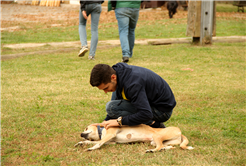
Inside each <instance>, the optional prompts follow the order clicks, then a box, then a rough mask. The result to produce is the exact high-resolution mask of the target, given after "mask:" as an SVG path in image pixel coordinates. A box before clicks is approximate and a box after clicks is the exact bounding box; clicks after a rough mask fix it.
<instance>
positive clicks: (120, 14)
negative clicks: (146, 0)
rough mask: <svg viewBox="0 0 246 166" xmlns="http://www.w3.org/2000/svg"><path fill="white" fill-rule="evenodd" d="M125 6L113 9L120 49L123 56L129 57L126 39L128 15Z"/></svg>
mask: <svg viewBox="0 0 246 166" xmlns="http://www.w3.org/2000/svg"><path fill="white" fill-rule="evenodd" d="M127 10H128V9H127V8H117V9H115V16H116V19H117V21H118V29H119V36H120V43H121V49H122V55H123V57H128V58H129V57H130V48H129V41H128V33H129V21H130V19H129V15H128V14H127V13H126V12H127Z"/></svg>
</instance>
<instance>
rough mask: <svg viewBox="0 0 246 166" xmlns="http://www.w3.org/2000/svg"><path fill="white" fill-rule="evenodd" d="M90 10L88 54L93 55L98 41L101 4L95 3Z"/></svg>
mask: <svg viewBox="0 0 246 166" xmlns="http://www.w3.org/2000/svg"><path fill="white" fill-rule="evenodd" d="M91 5H93V9H92V12H91V47H90V53H89V56H92V57H94V56H95V53H96V48H97V43H98V22H99V18H100V14H101V11H102V8H101V4H99V3H95V4H91Z"/></svg>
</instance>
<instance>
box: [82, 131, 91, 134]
mask: <svg viewBox="0 0 246 166" xmlns="http://www.w3.org/2000/svg"><path fill="white" fill-rule="evenodd" d="M91 132H92V131H84V132H83V134H89V133H91Z"/></svg>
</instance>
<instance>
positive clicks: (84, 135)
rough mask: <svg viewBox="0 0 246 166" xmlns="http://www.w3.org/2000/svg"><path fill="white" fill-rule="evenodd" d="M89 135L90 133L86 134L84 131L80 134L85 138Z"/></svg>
mask: <svg viewBox="0 0 246 166" xmlns="http://www.w3.org/2000/svg"><path fill="white" fill-rule="evenodd" d="M88 135H89V134H84V133H81V134H80V136H81V137H83V138H85V139H88Z"/></svg>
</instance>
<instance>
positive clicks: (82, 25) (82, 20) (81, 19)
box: [79, 10, 87, 47]
mask: <svg viewBox="0 0 246 166" xmlns="http://www.w3.org/2000/svg"><path fill="white" fill-rule="evenodd" d="M79 38H80V42H81V46H82V47H83V46H87V34H86V19H85V18H84V17H83V15H82V12H81V10H79Z"/></svg>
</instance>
